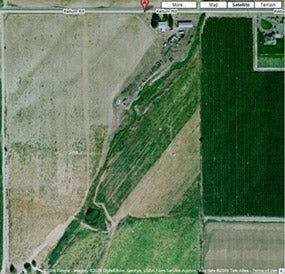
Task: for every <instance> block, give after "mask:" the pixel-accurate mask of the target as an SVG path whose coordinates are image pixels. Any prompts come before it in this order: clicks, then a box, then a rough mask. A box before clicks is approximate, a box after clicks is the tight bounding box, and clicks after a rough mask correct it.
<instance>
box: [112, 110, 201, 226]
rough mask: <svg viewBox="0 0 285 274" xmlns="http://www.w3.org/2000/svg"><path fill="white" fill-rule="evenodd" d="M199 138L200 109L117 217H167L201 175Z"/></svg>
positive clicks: (115, 217)
mask: <svg viewBox="0 0 285 274" xmlns="http://www.w3.org/2000/svg"><path fill="white" fill-rule="evenodd" d="M169 130H170V131H171V128H169ZM199 137H200V108H198V109H197V110H196V111H195V113H194V114H193V116H192V117H191V119H190V120H189V121H188V122H187V123H186V124H185V126H184V127H183V128H182V129H181V131H180V132H179V133H178V135H177V136H176V137H175V139H174V140H173V142H172V143H171V144H170V145H169V147H168V148H167V149H166V151H165V152H164V153H163V154H162V156H161V157H160V159H159V160H158V161H157V162H156V163H155V164H154V165H153V166H152V167H151V169H150V170H149V171H148V172H147V174H146V175H145V176H144V177H143V179H142V180H141V181H140V183H139V184H138V185H137V186H136V187H135V189H134V190H133V191H132V192H131V194H130V195H129V197H128V198H127V199H126V200H125V201H124V203H123V204H122V206H121V208H120V209H119V210H118V212H117V213H116V215H115V216H114V220H115V221H116V222H118V221H120V220H121V219H122V218H124V217H126V216H127V215H131V216H134V217H150V216H152V217H154V216H167V215H168V213H169V212H170V211H171V209H172V208H173V207H174V206H175V205H177V204H178V203H179V201H180V200H181V199H182V197H183V194H184V193H185V192H186V190H187V189H189V187H191V185H192V183H193V182H194V181H195V179H196V177H197V176H198V175H199V174H200V142H199Z"/></svg>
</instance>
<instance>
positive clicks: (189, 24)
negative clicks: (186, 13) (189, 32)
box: [178, 21, 194, 29]
mask: <svg viewBox="0 0 285 274" xmlns="http://www.w3.org/2000/svg"><path fill="white" fill-rule="evenodd" d="M193 27H194V25H193V23H192V21H178V28H179V29H192V28H193Z"/></svg>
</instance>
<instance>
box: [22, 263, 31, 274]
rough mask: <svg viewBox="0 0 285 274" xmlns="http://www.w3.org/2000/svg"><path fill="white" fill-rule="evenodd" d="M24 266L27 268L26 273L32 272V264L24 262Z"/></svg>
mask: <svg viewBox="0 0 285 274" xmlns="http://www.w3.org/2000/svg"><path fill="white" fill-rule="evenodd" d="M24 268H25V269H26V270H27V272H28V273H31V272H32V266H31V264H30V263H24Z"/></svg>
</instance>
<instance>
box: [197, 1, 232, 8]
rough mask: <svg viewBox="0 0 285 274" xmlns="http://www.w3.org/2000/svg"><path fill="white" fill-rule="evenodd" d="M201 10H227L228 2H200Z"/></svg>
mask: <svg viewBox="0 0 285 274" xmlns="http://www.w3.org/2000/svg"><path fill="white" fill-rule="evenodd" d="M200 8H201V9H226V8H227V2H200Z"/></svg>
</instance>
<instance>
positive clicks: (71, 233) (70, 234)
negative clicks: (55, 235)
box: [48, 220, 80, 267]
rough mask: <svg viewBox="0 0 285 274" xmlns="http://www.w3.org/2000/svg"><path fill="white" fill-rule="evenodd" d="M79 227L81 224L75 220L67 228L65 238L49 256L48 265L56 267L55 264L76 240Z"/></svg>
mask: <svg viewBox="0 0 285 274" xmlns="http://www.w3.org/2000/svg"><path fill="white" fill-rule="evenodd" d="M79 225H80V224H79V222H78V221H75V220H74V221H72V222H71V223H70V224H69V226H68V227H67V228H66V230H65V232H64V234H63V236H62V237H61V239H60V240H59V242H58V243H57V245H56V247H55V248H54V249H53V251H52V252H51V254H50V255H49V258H48V265H49V266H50V267H53V266H54V265H55V263H56V262H57V261H58V259H59V258H60V256H61V254H62V253H63V251H64V250H65V249H66V248H67V246H68V245H69V243H70V242H71V241H72V240H73V239H74V237H75V236H76V232H77V229H78V227H79Z"/></svg>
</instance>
